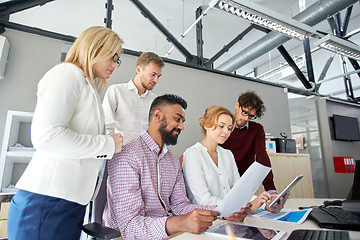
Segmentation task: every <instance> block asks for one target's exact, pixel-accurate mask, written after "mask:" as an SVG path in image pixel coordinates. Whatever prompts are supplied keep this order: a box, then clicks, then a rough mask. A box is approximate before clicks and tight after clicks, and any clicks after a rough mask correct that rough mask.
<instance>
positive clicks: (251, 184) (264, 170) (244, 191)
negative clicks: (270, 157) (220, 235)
mask: <svg viewBox="0 0 360 240" xmlns="http://www.w3.org/2000/svg"><path fill="white" fill-rule="evenodd" d="M270 170H271V168H269V167H266V166H264V165H262V164H260V163H258V162H254V163H253V164H251V166H250V167H249V168H248V169H247V170H246V172H245V173H244V174H243V175H242V176H241V178H240V179H239V180H238V181H237V182H236V184H235V186H234V187H233V188H232V189H231V190H230V191H229V192H228V194H226V196H225V197H224V199H223V200H222V201H221V202H220V203H219V205H218V206H217V207H216V208H215V211H218V212H220V214H221V215H220V216H221V217H229V216H231V215H232V214H233V213H234V212H239V211H240V209H241V208H243V207H246V204H247V203H248V202H249V201H250V199H251V197H252V196H253V195H254V193H255V192H256V190H257V189H258V188H259V186H260V184H261V183H262V181H263V180H264V178H265V177H266V176H267V175H268V173H269V172H270Z"/></svg>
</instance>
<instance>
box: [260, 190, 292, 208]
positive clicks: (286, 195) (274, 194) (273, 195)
mask: <svg viewBox="0 0 360 240" xmlns="http://www.w3.org/2000/svg"><path fill="white" fill-rule="evenodd" d="M278 195H279V194H278V193H273V194H271V201H268V202H267V203H266V206H265V210H268V211H270V212H280V210H281V209H282V208H283V207H284V205H285V203H286V200H287V199H288V198H289V196H290V192H287V193H286V194H285V195H284V196H283V197H282V198H280V200H279V201H278V202H277V203H275V204H274V205H273V206H272V207H269V204H270V203H271V202H272V201H273V200H274V199H275V198H276V197H277V196H278Z"/></svg>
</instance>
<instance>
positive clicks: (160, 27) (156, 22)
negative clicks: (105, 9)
mask: <svg viewBox="0 0 360 240" xmlns="http://www.w3.org/2000/svg"><path fill="white" fill-rule="evenodd" d="M130 1H131V2H132V3H134V5H135V6H136V7H137V8H138V9H139V10H140V11H141V13H142V14H143V15H144V17H145V18H147V19H149V20H150V22H152V23H153V24H154V25H155V27H156V28H157V29H158V30H159V31H160V32H162V33H163V34H164V35H165V36H166V39H167V40H168V41H169V42H171V43H172V44H174V46H175V47H176V48H177V49H178V50H179V51H180V52H181V54H182V55H184V56H185V57H186V62H192V61H193V59H194V56H193V55H191V53H190V52H189V51H188V50H187V49H186V48H185V47H184V46H183V45H182V44H181V43H180V42H179V41H178V40H177V39H176V38H175V37H174V36H173V35H172V34H171V33H170V32H169V31H168V30H167V29H166V28H165V27H164V25H162V24H161V22H160V21H159V20H158V19H157V18H156V17H155V16H154V15H153V14H152V13H151V12H150V11H149V9H147V8H146V7H145V6H144V5H143V4H142V3H141V2H140V1H138V0H130Z"/></svg>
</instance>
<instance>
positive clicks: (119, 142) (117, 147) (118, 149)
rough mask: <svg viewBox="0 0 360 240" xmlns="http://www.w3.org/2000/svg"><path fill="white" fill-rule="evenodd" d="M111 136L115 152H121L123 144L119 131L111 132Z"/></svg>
mask: <svg viewBox="0 0 360 240" xmlns="http://www.w3.org/2000/svg"><path fill="white" fill-rule="evenodd" d="M111 137H112V138H113V139H114V142H115V153H119V152H121V149H122V145H123V137H122V136H121V134H120V133H115V134H112V135H111Z"/></svg>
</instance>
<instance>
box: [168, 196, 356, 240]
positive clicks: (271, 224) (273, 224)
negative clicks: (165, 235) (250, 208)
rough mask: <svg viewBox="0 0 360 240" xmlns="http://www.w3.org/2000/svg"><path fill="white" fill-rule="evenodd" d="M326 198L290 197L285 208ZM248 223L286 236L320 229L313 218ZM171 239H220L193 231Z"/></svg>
mask: <svg viewBox="0 0 360 240" xmlns="http://www.w3.org/2000/svg"><path fill="white" fill-rule="evenodd" d="M324 200H328V199H322V198H290V199H288V200H287V202H286V204H285V208H294V209H296V208H298V207H300V206H302V207H308V206H319V205H321V204H322V203H323V201H324ZM223 221H224V220H216V221H215V222H214V225H217V224H220V223H221V222H223ZM243 223H244V224H246V225H251V226H256V227H263V228H274V229H278V230H283V231H286V232H287V234H286V235H285V238H283V239H287V237H288V236H289V235H290V233H291V231H292V230H295V229H300V228H301V229H320V228H319V227H318V225H317V224H316V223H315V222H314V221H312V220H306V221H305V222H303V223H302V224H293V223H279V221H274V220H265V219H255V218H251V217H247V218H245V221H244V222H243ZM349 233H350V239H351V240H360V232H358V231H356V232H355V231H349ZM171 239H176V240H185V239H186V240H188V239H191V240H203V239H209V240H210V239H214V240H215V239H219V238H216V237H213V236H209V235H205V234H204V233H203V234H199V235H197V234H191V233H182V234H179V235H176V236H174V237H172V238H171Z"/></svg>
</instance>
